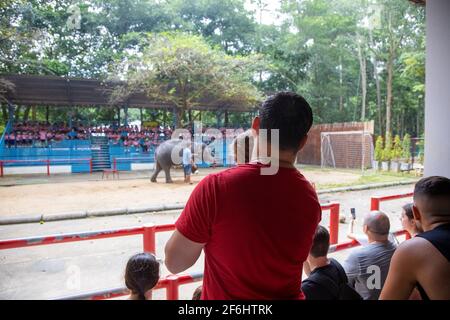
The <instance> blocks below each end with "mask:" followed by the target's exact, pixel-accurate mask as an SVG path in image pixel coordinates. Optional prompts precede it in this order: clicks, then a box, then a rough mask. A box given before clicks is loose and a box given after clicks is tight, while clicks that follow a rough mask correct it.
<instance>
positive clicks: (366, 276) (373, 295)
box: [343, 211, 396, 300]
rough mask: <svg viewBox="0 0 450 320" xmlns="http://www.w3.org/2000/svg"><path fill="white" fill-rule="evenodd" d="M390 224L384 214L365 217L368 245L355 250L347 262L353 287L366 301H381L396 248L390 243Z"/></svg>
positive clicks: (371, 214) (374, 212) (376, 212)
mask: <svg viewBox="0 0 450 320" xmlns="http://www.w3.org/2000/svg"><path fill="white" fill-rule="evenodd" d="M389 229H390V222H389V218H388V216H387V215H386V214H385V213H383V212H381V211H372V212H370V213H368V214H366V215H365V217H364V223H363V230H364V233H365V234H366V235H367V238H368V244H367V245H365V246H362V247H361V248H357V249H354V250H353V251H352V252H351V253H350V255H349V256H348V257H347V259H346V260H345V261H344V263H343V267H344V269H345V272H346V273H347V277H348V281H349V284H350V286H352V287H353V288H355V290H356V291H357V292H358V293H359V294H360V295H361V296H362V297H363V298H364V300H376V299H378V297H379V295H380V293H381V289H382V288H383V285H384V282H385V280H386V277H387V273H388V270H389V264H390V262H391V258H392V255H393V254H394V252H395V249H396V245H395V244H394V243H392V242H391V241H389Z"/></svg>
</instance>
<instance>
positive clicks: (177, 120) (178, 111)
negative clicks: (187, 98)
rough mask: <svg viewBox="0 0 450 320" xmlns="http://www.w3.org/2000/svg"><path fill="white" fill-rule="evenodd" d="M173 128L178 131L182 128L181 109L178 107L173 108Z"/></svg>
mask: <svg viewBox="0 0 450 320" xmlns="http://www.w3.org/2000/svg"><path fill="white" fill-rule="evenodd" d="M173 115H174V126H175V128H176V129H179V128H181V127H182V119H183V115H184V112H183V109H182V108H179V107H175V108H174V114H173Z"/></svg>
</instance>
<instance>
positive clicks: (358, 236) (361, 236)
mask: <svg viewBox="0 0 450 320" xmlns="http://www.w3.org/2000/svg"><path fill="white" fill-rule="evenodd" d="M314 187H315V186H314ZM355 223H356V219H352V220H350V224H349V226H348V231H347V238H349V239H352V240H356V241H358V243H359V244H360V245H362V246H366V245H368V244H369V238H368V234H367V232H366V231H364V230H365V229H364V226H363V233H355V232H354V228H355ZM388 239H389V241H390V242H392V243H393V244H395V245H398V244H399V242H398V240H397V238H396V237H395V235H394V234H393V233H391V232H389V236H388Z"/></svg>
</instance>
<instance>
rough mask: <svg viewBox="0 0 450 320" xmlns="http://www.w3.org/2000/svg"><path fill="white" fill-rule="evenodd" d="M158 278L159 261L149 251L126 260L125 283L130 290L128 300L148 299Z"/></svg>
mask: <svg viewBox="0 0 450 320" xmlns="http://www.w3.org/2000/svg"><path fill="white" fill-rule="evenodd" d="M158 280H159V262H158V261H157V260H156V257H155V256H154V255H153V254H151V253H147V252H145V253H138V254H135V255H134V256H132V257H131V258H130V260H128V263H127V267H126V269H125V285H126V286H127V288H128V289H129V290H130V291H131V294H130V297H129V299H130V300H149V299H151V296H152V293H151V290H152V289H153V287H154V286H155V285H156V284H157V283H158Z"/></svg>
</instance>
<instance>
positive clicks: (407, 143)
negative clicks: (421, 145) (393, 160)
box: [400, 134, 411, 171]
mask: <svg viewBox="0 0 450 320" xmlns="http://www.w3.org/2000/svg"><path fill="white" fill-rule="evenodd" d="M400 170H402V171H409V170H411V136H410V135H409V134H405V136H404V137H403V141H402V158H401V161H400Z"/></svg>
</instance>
